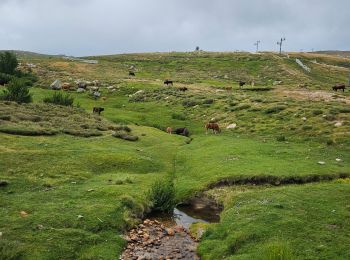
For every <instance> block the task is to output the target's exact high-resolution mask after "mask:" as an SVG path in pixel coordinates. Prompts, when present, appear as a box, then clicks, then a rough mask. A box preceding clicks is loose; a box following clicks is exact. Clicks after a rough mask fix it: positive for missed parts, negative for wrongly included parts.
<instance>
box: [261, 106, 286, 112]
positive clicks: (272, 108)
mask: <svg viewBox="0 0 350 260" xmlns="http://www.w3.org/2000/svg"><path fill="white" fill-rule="evenodd" d="M286 108H287V107H286V106H281V105H278V106H272V107H268V108H266V109H265V111H264V112H265V114H272V113H279V112H281V111H282V110H285V109H286Z"/></svg>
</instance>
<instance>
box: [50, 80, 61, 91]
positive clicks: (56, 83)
mask: <svg viewBox="0 0 350 260" xmlns="http://www.w3.org/2000/svg"><path fill="white" fill-rule="evenodd" d="M50 88H51V89H53V90H60V89H61V88H62V84H61V81H60V80H59V79H56V80H55V81H54V82H52V84H51V85H50Z"/></svg>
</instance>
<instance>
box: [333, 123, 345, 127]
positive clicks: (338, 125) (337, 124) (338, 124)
mask: <svg viewBox="0 0 350 260" xmlns="http://www.w3.org/2000/svg"><path fill="white" fill-rule="evenodd" d="M342 125H343V123H342V122H336V123H335V124H334V126H335V127H340V126H342Z"/></svg>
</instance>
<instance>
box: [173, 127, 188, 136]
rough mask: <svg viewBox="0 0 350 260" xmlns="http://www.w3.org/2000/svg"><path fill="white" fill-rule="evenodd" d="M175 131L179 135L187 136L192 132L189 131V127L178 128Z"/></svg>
mask: <svg viewBox="0 0 350 260" xmlns="http://www.w3.org/2000/svg"><path fill="white" fill-rule="evenodd" d="M173 133H174V134H177V135H183V136H187V137H188V136H189V135H190V132H189V131H188V129H187V128H186V127H181V128H176V129H175V130H174V131H173Z"/></svg>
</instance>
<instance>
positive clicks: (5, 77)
mask: <svg viewBox="0 0 350 260" xmlns="http://www.w3.org/2000/svg"><path fill="white" fill-rule="evenodd" d="M13 78H14V76H12V75H9V74H5V73H0V85H5V84H7V83H9V82H10V81H11V80H12V79H13Z"/></svg>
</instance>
